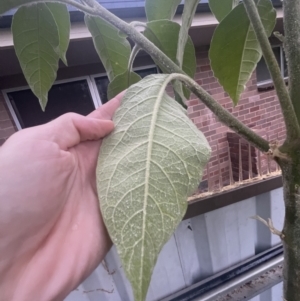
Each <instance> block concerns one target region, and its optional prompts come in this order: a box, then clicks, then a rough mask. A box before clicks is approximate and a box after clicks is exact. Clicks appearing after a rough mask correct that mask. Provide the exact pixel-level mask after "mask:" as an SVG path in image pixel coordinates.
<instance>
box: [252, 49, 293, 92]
mask: <svg viewBox="0 0 300 301" xmlns="http://www.w3.org/2000/svg"><path fill="white" fill-rule="evenodd" d="M273 52H274V54H275V57H276V60H277V62H278V65H279V67H280V70H281V74H282V76H283V77H284V78H285V79H287V77H288V71H287V62H286V58H285V54H284V51H283V48H282V47H281V46H275V47H273ZM256 78H257V87H258V88H269V87H273V81H272V79H271V75H270V73H269V70H268V67H267V65H266V62H265V60H264V58H263V57H262V58H261V60H260V61H259V62H258V64H257V67H256Z"/></svg>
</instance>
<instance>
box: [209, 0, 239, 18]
mask: <svg viewBox="0 0 300 301" xmlns="http://www.w3.org/2000/svg"><path fill="white" fill-rule="evenodd" d="M238 3H239V0H221V1H220V0H209V7H210V10H211V11H212V13H213V14H214V15H215V17H216V19H217V20H218V21H219V22H221V21H222V20H223V19H224V18H225V17H226V16H227V15H228V14H229V13H230V12H231V11H232V10H233V9H234V8H235V7H236V6H237V5H238Z"/></svg>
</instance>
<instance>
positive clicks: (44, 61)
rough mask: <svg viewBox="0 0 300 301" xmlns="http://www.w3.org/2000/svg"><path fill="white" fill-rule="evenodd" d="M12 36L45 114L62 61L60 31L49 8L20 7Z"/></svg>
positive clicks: (42, 5) (28, 80)
mask: <svg viewBox="0 0 300 301" xmlns="http://www.w3.org/2000/svg"><path fill="white" fill-rule="evenodd" d="M12 33H13V40H14V46H15V51H16V54H17V57H18V59H19V62H20V65H21V68H22V70H23V73H24V76H25V78H26V80H27V82H28V85H29V86H30V88H31V90H32V92H33V93H34V94H35V95H36V97H37V98H38V99H39V101H40V104H41V107H42V110H45V107H46V104H47V100H48V91H49V90H50V88H51V86H52V84H53V82H54V81H55V79H56V72H57V69H58V61H59V55H58V53H57V49H58V45H59V35H58V29H57V26H56V23H55V20H54V19H53V15H52V13H51V12H50V10H49V8H48V6H47V5H46V4H44V3H39V4H33V5H30V6H22V7H20V8H19V9H18V11H17V12H16V13H15V15H14V17H13V22H12Z"/></svg>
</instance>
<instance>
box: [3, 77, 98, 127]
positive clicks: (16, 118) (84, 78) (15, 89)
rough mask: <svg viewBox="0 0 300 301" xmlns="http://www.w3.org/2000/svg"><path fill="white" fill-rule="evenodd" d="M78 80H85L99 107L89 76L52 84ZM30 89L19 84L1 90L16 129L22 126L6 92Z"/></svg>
mask: <svg viewBox="0 0 300 301" xmlns="http://www.w3.org/2000/svg"><path fill="white" fill-rule="evenodd" d="M80 80H86V81H87V84H88V87H89V90H90V93H91V97H92V100H93V104H94V106H95V109H97V108H98V107H100V106H101V105H102V103H101V101H99V99H100V97H97V95H98V94H99V93H98V91H97V90H95V89H94V85H93V83H92V80H91V77H90V76H80V77H74V78H69V79H62V80H57V81H55V82H54V83H53V85H59V84H65V83H72V82H76V81H80ZM28 89H30V87H29V86H21V87H16V88H10V89H4V90H2V94H3V97H4V100H5V103H6V105H7V107H8V109H9V112H10V114H11V116H12V118H13V121H14V123H15V125H16V127H17V129H18V130H22V126H21V124H20V122H19V120H18V117H17V115H16V113H15V110H14V108H13V106H12V104H11V102H10V99H9V97H8V93H11V92H17V91H24V90H28Z"/></svg>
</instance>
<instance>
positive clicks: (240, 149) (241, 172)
mask: <svg viewBox="0 0 300 301" xmlns="http://www.w3.org/2000/svg"><path fill="white" fill-rule="evenodd" d="M239 182H240V183H242V182H243V163H242V141H241V139H239Z"/></svg>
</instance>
